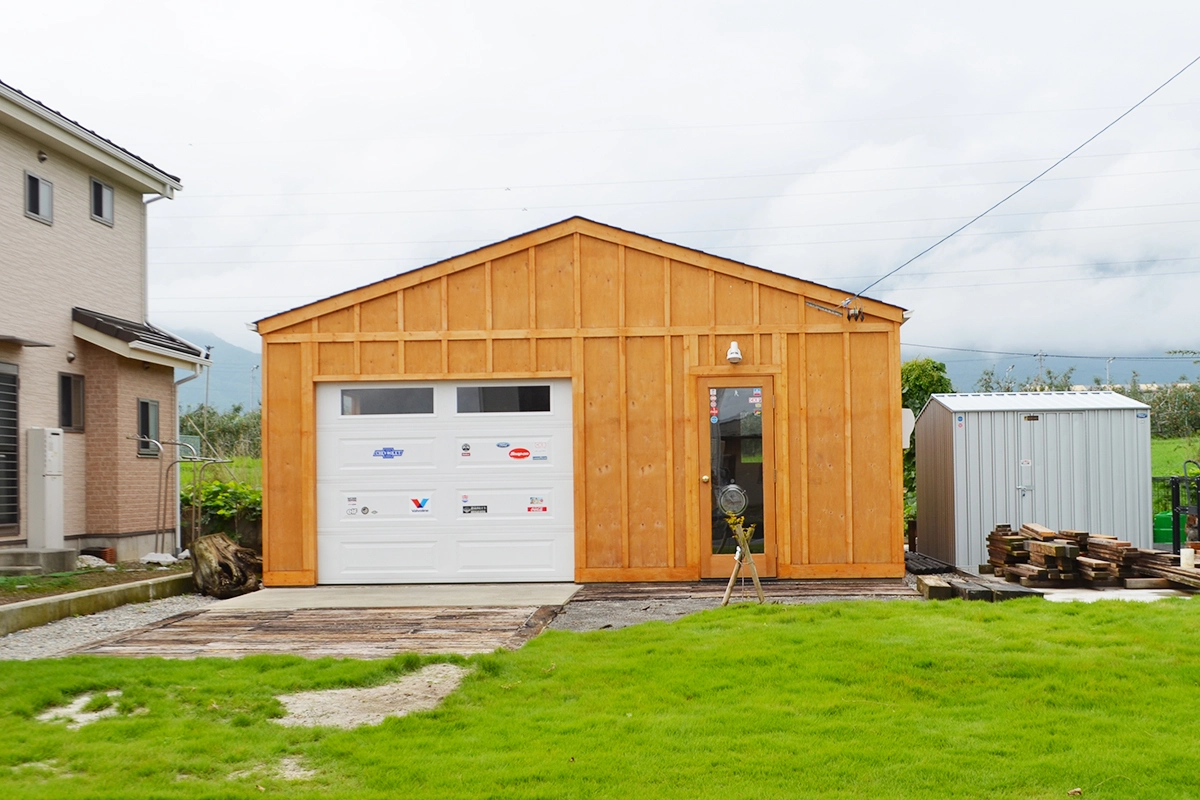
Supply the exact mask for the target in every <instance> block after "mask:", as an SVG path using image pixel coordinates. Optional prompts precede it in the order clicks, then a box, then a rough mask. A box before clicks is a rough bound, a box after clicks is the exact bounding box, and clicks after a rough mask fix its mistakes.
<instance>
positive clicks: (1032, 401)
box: [926, 392, 1150, 411]
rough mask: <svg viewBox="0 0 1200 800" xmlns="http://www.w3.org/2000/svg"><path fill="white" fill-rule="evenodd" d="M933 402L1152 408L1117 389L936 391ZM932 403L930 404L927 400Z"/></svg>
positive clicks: (1012, 407) (1005, 407)
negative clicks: (1115, 390) (1108, 390)
mask: <svg viewBox="0 0 1200 800" xmlns="http://www.w3.org/2000/svg"><path fill="white" fill-rule="evenodd" d="M929 402H930V403H935V402H936V403H940V404H941V405H943V406H945V407H946V408H947V409H949V410H951V411H1087V410H1091V409H1109V410H1112V409H1126V408H1134V409H1148V408H1150V406H1148V405H1146V404H1145V403H1142V402H1139V401H1137V400H1134V399H1133V398H1132V397H1126V396H1125V395H1123V394H1118V393H1116V392H976V393H969V394H967V393H964V394H935V395H933V396H931V397H930V398H929ZM926 407H928V404H926Z"/></svg>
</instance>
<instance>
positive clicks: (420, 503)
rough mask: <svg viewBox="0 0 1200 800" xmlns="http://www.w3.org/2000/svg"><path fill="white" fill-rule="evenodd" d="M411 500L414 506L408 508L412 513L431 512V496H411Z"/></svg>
mask: <svg viewBox="0 0 1200 800" xmlns="http://www.w3.org/2000/svg"><path fill="white" fill-rule="evenodd" d="M408 500H409V502H410V503H412V507H411V508H409V509H408V513H410V514H428V513H429V498H428V497H410V498H408Z"/></svg>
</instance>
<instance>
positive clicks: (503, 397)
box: [458, 386, 550, 414]
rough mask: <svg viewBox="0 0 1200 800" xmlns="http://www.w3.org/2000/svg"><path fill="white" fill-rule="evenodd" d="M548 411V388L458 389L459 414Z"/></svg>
mask: <svg viewBox="0 0 1200 800" xmlns="http://www.w3.org/2000/svg"><path fill="white" fill-rule="evenodd" d="M549 410H550V387H549V386H460V387H458V413H460V414H510V413H514V412H518V413H529V412H538V411H541V412H546V411H549Z"/></svg>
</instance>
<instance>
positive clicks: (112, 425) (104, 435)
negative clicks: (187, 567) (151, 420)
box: [85, 345, 177, 536]
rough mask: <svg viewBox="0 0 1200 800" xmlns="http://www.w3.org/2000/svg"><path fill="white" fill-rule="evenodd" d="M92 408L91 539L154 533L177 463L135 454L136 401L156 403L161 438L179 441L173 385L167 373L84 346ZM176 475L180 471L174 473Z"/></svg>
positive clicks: (171, 493)
mask: <svg viewBox="0 0 1200 800" xmlns="http://www.w3.org/2000/svg"><path fill="white" fill-rule="evenodd" d="M86 348H87V350H88V351H89V352H88V373H87V376H86V379H85V380H86V387H87V393H88V397H87V407H88V439H89V441H88V451H87V473H88V483H87V533H88V534H90V535H92V536H98V535H99V536H103V535H112V534H119V533H132V532H136V531H148V530H151V529H153V528H154V527H155V526H156V524H157V519H158V503H159V496H160V495H159V486H160V478H161V479H162V480H164V481H166V478H167V475H166V468H167V467H168V466H169V465H170V464H171V463H172V462H173V461H174V460H175V456H176V452H175V449H174V448H172V447H168V448H167V449H166V452H165V454H163V455H162V456H161V457H157V458H154V457H146V456H139V455H138V454H137V449H138V447H137V442H136V441H132V440H130V439H128V438H126V437H129V436H136V435H137V432H138V400H157V401H158V404H159V406H158V408H159V412H158V413H159V418H158V424H159V438H160V439H161V440H168V439H174V438H175V384H174V374H173V372H172V370H171V369H170V368H169V367H160V366H157V365H154V364H143V363H142V362H139V361H131V360H129V359H126V358H121V357H120V356H117V355H115V354H113V353H109V352H108V351H106V350H102V349H101V348H99V347H95V346H93V345H86ZM175 469H177V468H175ZM175 469H172V470H171V471H170V480H169V481H167V482H169V484H170V486H169V487H168V488H167V489H166V490H165V494H166V497H167V503H166V511H167V516H166V527H169V528H172V529H173V528H174V526H175V515H176V514H175V512H176V503H175V497H176V493H175V489H174V487H175V485H176V480H175V477H174V476H175Z"/></svg>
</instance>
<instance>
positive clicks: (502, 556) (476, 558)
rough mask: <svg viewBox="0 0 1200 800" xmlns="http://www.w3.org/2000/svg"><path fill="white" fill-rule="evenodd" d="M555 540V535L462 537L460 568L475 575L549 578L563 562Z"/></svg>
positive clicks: (459, 551) (459, 545) (458, 549)
mask: <svg viewBox="0 0 1200 800" xmlns="http://www.w3.org/2000/svg"><path fill="white" fill-rule="evenodd" d="M555 544H556V543H555V542H554V541H553V540H551V539H504V540H493V541H460V542H458V544H457V547H456V551H457V552H456V555H457V561H458V563H459V565H460V566H459V570H458V571H459V573H460V574H463V573H470V574H472V575H474V576H483V575H486V574H491V575H499V574H514V573H515V574H521V575H530V576H538V577H539V578H540V579H545V576H547V575H550V574H552V573H555V572H557V571H558V569H559V566H560V565H559V564H558V562H559V561H560V560H561V559H560V558H558V557H557V555H558V553H557V550H558V548H556V546H555Z"/></svg>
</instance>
